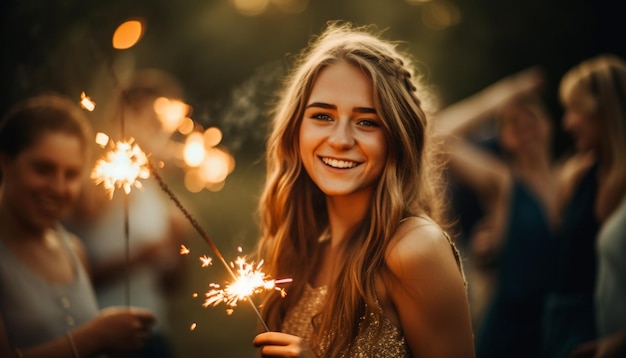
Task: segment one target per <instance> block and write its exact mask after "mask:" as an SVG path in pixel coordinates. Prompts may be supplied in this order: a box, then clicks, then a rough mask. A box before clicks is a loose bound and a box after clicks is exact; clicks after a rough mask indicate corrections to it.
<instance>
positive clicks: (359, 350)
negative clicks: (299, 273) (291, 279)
mask: <svg viewBox="0 0 626 358" xmlns="http://www.w3.org/2000/svg"><path fill="white" fill-rule="evenodd" d="M327 293H328V290H327V287H326V286H320V287H315V288H313V287H311V286H310V285H308V284H307V285H306V287H305V289H304V293H303V295H302V298H301V299H300V301H298V303H297V304H296V306H295V307H294V308H293V309H292V310H291V311H289V312H288V313H287V316H286V317H285V321H284V322H283V326H282V331H283V332H285V333H289V334H293V335H296V336H298V337H301V338H302V339H304V340H305V342H307V344H308V345H309V346H310V347H313V349H314V350H315V353H316V355H317V356H318V357H324V356H325V353H324V352H325V351H326V347H328V343H327V342H326V343H324V342H322V343H319V344H318V343H315V342H314V337H315V332H314V330H313V325H312V324H311V319H312V318H313V316H315V315H316V314H317V313H318V312H320V311H321V310H323V309H324V307H323V306H324V300H325V299H326V295H327ZM376 302H377V303H378V301H376ZM375 311H376V312H377V313H376V314H375V313H372V317H371V320H370V321H369V323H370V324H368V325H367V326H366V327H361V332H360V333H359V335H358V336H357V337H356V340H355V344H354V347H353V349H352V351H350V352H343V353H342V355H341V357H368V358H370V357H371V358H377V357H380V358H383V357H384V358H388V357H411V353H410V352H409V347H408V346H407V344H406V341H405V339H404V336H403V335H402V333H401V332H400V330H399V329H398V328H397V327H396V326H394V325H393V324H392V323H391V321H390V320H389V319H388V318H387V317H385V316H384V315H383V311H382V308H381V307H380V305H378V304H377V309H376V310H375ZM362 322H365V320H363V319H362ZM379 325H382V331H381V333H380V334H378V333H377V329H378V327H379Z"/></svg>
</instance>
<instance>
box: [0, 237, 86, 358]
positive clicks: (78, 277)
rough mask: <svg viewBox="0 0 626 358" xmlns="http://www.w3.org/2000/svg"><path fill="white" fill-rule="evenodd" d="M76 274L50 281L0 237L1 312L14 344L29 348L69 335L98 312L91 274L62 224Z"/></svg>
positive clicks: (63, 242)
mask: <svg viewBox="0 0 626 358" xmlns="http://www.w3.org/2000/svg"><path fill="white" fill-rule="evenodd" d="M59 232H60V234H61V235H60V236H61V238H62V244H63V246H64V248H65V249H66V250H67V252H68V254H69V256H70V257H71V260H72V266H73V268H74V272H75V278H74V280H73V281H72V282H69V283H66V284H57V283H50V282H48V281H46V280H45V279H43V278H42V277H40V276H38V275H37V274H36V273H35V272H33V271H32V270H31V269H30V268H28V267H27V266H25V265H24V264H23V263H22V262H21V261H20V260H19V259H18V258H17V257H15V256H14V255H13V254H12V253H11V252H10V251H9V250H8V249H7V248H6V246H4V245H3V243H2V242H1V241H0V312H2V317H3V318H4V324H5V326H6V330H7V334H8V336H9V341H10V343H11V345H12V346H13V347H15V348H20V349H26V348H30V347H34V346H37V345H40V344H42V343H45V342H48V341H50V340H54V339H56V338H59V337H63V336H65V335H66V333H67V332H68V331H71V330H72V329H74V328H76V327H78V326H80V325H82V324H83V323H85V322H87V321H89V320H91V319H92V318H94V317H95V316H96V315H97V314H98V305H97V302H96V298H95V294H94V292H93V289H92V286H91V282H90V281H89V277H88V276H87V273H86V272H85V270H84V268H83V265H82V264H81V263H80V262H79V260H78V258H77V257H76V255H75V253H74V251H73V250H72V249H71V247H70V245H69V240H68V237H67V232H66V231H65V230H63V229H62V228H59Z"/></svg>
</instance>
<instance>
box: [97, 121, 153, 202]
mask: <svg viewBox="0 0 626 358" xmlns="http://www.w3.org/2000/svg"><path fill="white" fill-rule="evenodd" d="M98 134H99V136H97V137H96V140H106V142H105V143H104V145H103V144H101V143H98V144H100V145H101V146H102V147H105V146H106V145H107V144H109V145H110V147H111V150H110V151H109V152H107V153H106V155H105V157H104V158H101V159H99V160H98V161H97V162H96V164H95V166H94V168H93V170H92V172H91V179H92V180H93V181H94V182H95V183H96V185H99V184H102V186H103V187H104V188H105V190H106V191H107V192H108V194H109V199H112V198H113V193H115V189H116V188H123V189H124V192H125V193H126V194H128V193H130V190H131V188H132V187H133V186H134V187H137V188H141V182H140V181H139V179H148V177H150V169H149V167H148V157H147V156H146V154H145V153H144V152H143V151H142V150H141V148H139V146H138V145H137V144H136V143H134V140H133V139H132V138H131V139H130V140H129V141H119V142H117V143H113V142H112V141H110V140H109V139H108V137H107V136H106V135H105V134H103V133H98ZM104 137H106V138H104Z"/></svg>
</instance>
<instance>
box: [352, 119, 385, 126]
mask: <svg viewBox="0 0 626 358" xmlns="http://www.w3.org/2000/svg"><path fill="white" fill-rule="evenodd" d="M357 123H358V125H360V126H362V127H380V124H378V122H377V121H375V120H372V119H361V120H359V121H358V122H357Z"/></svg>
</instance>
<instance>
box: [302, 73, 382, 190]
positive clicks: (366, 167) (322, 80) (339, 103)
mask: <svg viewBox="0 0 626 358" xmlns="http://www.w3.org/2000/svg"><path fill="white" fill-rule="evenodd" d="M372 95H373V89H372V81H371V79H370V78H369V77H368V76H367V75H366V74H365V73H364V72H363V71H362V70H360V69H359V68H357V67H355V66H353V65H350V64H349V63H347V62H345V61H340V62H337V63H335V64H332V65H330V66H328V67H326V68H325V69H323V70H322V71H321V73H320V74H319V76H318V78H317V80H316V81H315V83H314V85H313V89H312V91H311V95H310V97H309V100H308V101H307V106H306V109H305V111H304V115H303V118H302V123H301V127H300V156H301V158H302V163H303V165H304V167H305V169H306V171H307V173H308V174H309V176H310V177H311V179H312V180H313V182H314V183H315V184H316V185H317V186H318V187H319V188H320V189H321V190H322V192H324V193H325V194H326V195H328V196H347V195H352V194H355V193H363V192H367V191H371V190H372V189H373V187H374V185H375V184H376V182H377V181H378V180H379V178H380V175H381V173H382V171H383V168H384V166H385V161H386V158H387V143H386V140H385V135H384V129H383V127H382V124H381V120H380V118H379V116H378V114H377V113H376V109H375V108H374V101H373V98H372Z"/></svg>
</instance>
